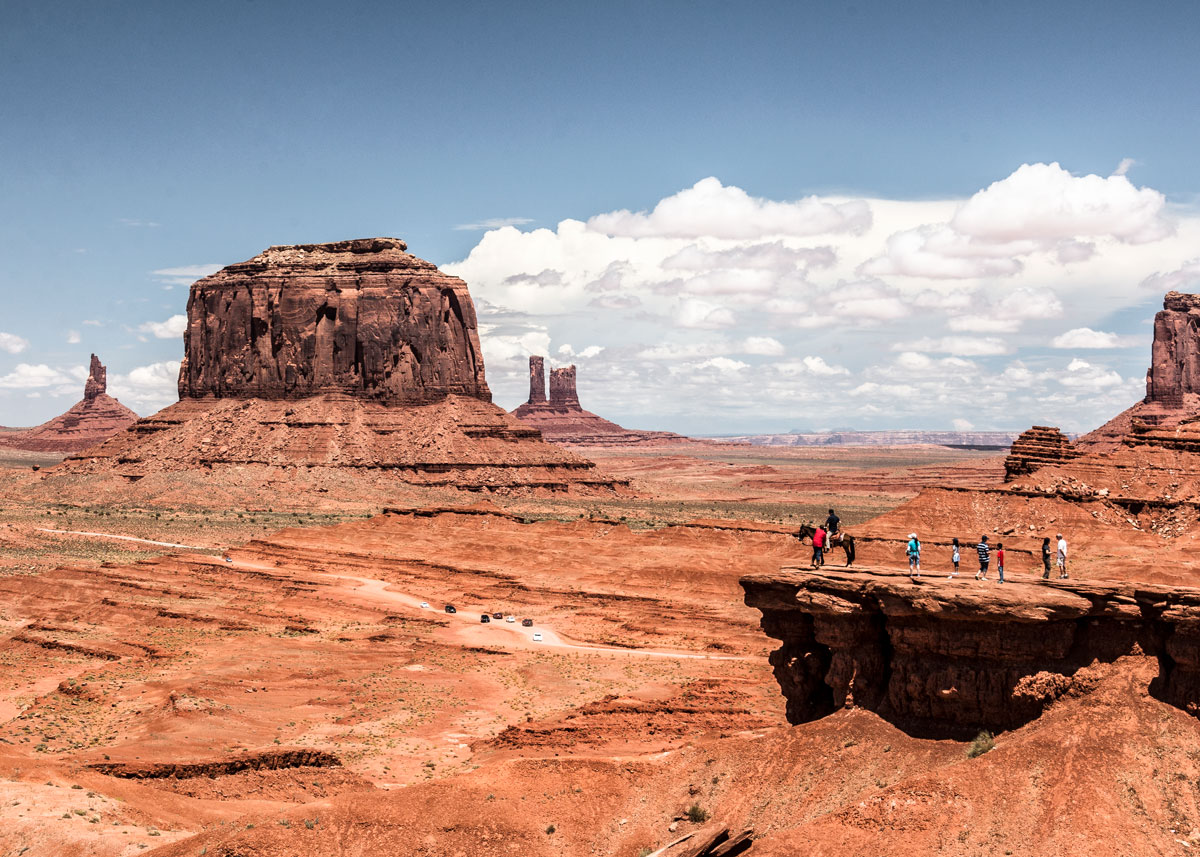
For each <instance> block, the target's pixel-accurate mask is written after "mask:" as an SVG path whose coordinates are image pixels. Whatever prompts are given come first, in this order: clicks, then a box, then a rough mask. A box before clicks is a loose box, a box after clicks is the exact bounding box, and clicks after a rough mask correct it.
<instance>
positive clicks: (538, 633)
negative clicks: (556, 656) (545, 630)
mask: <svg viewBox="0 0 1200 857" xmlns="http://www.w3.org/2000/svg"><path fill="white" fill-rule="evenodd" d="M533 641H534V642H535V643H540V642H541V641H542V632H541V631H534V632H533Z"/></svg>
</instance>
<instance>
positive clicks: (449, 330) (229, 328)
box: [179, 238, 492, 404]
mask: <svg viewBox="0 0 1200 857" xmlns="http://www.w3.org/2000/svg"><path fill="white" fill-rule="evenodd" d="M406 250H407V245H406V244H405V243H404V242H403V241H401V240H399V239H398V238H364V239H357V240H353V241H338V242H335V243H331V244H297V245H293V246H282V247H271V248H269V249H267V250H266V251H264V252H262V253H260V254H259V255H257V256H255V257H254V258H253V259H250V260H249V261H246V262H242V263H241V264H239V265H229V266H227V267H225V268H222V269H221V270H220V271H218V272H217V273H215V274H212V275H211V276H208V277H205V278H204V279H202V280H199V281H198V282H196V283H195V284H193V285H192V290H191V294H190V296H189V297H188V326H187V330H186V332H185V333H184V350H185V352H186V353H185V356H184V360H183V366H182V367H181V369H180V372H179V397H180V398H181V399H197V398H208V397H216V398H229V397H235V398H239V397H241V398H244V397H254V398H262V399H287V398H297V397H300V396H309V395H315V394H318V393H343V394H348V395H352V396H358V397H362V398H368V399H374V400H377V401H381V402H389V403H405V404H427V403H429V402H436V401H440V400H441V399H444V398H445V397H446V396H448V395H452V394H453V395H458V396H470V397H471V398H474V399H479V400H480V401H483V402H490V401H491V399H492V395H491V392H490V391H489V390H488V387H487V382H486V381H485V380H484V375H483V355H482V353H481V351H480V347H479V332H478V325H477V323H476V319H475V307H474V305H473V304H472V302H471V297H470V295H469V294H468V293H467V284H466V283H464V282H463V281H462V280H460V279H458V278H457V277H451V276H449V275H447V274H443V273H442V272H441V271H439V270H438V269H437V268H436V267H435V266H434V265H432V264H431V263H429V262H426V261H425V260H423V259H418V258H417V257H416V256H413V255H410V254H409V253H407V252H405V251H406Z"/></svg>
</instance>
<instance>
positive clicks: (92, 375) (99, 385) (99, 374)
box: [83, 354, 108, 402]
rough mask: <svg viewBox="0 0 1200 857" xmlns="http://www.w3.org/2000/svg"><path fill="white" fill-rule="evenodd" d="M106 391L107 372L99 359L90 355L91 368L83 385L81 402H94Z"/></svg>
mask: <svg viewBox="0 0 1200 857" xmlns="http://www.w3.org/2000/svg"><path fill="white" fill-rule="evenodd" d="M107 391H108V370H107V369H105V368H104V364H102V363H101V362H100V358H99V357H97V356H96V355H95V354H93V355H92V363H91V368H90V369H89V370H88V379H87V382H86V383H85V384H84V385H83V400H84V401H85V402H94V401H95V400H96V399H97V398H98V397H100V396H102V395H104V394H105V393H106V392H107Z"/></svg>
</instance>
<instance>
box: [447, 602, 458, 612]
mask: <svg viewBox="0 0 1200 857" xmlns="http://www.w3.org/2000/svg"><path fill="white" fill-rule="evenodd" d="M446 612H447V613H457V612H458V611H457V610H455V609H454V605H453V604H447V605H446Z"/></svg>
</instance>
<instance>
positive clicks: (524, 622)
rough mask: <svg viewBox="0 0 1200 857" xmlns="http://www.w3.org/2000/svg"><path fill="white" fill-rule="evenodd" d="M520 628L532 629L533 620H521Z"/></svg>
mask: <svg viewBox="0 0 1200 857" xmlns="http://www.w3.org/2000/svg"><path fill="white" fill-rule="evenodd" d="M521 627H522V628H532V627H533V620H532V619H522V620H521Z"/></svg>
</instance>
